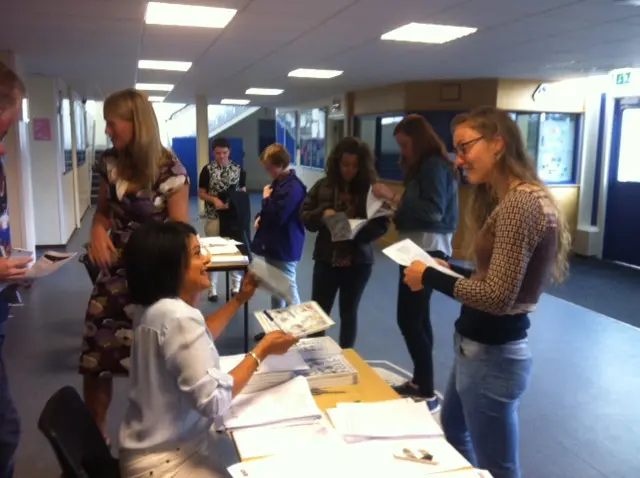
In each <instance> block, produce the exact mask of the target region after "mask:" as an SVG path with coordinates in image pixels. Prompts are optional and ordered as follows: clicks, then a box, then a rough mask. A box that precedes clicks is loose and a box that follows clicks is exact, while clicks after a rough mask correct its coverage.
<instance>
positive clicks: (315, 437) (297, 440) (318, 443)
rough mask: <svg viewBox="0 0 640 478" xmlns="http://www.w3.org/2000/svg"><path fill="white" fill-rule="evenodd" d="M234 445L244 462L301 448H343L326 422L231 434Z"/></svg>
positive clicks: (264, 428)
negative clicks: (329, 446) (332, 446)
mask: <svg viewBox="0 0 640 478" xmlns="http://www.w3.org/2000/svg"><path fill="white" fill-rule="evenodd" d="M233 441H234V442H235V444H236V447H237V448H238V452H239V453H240V456H241V457H242V459H243V460H246V459H248V458H258V457H265V456H270V455H276V454H280V453H287V452H288V451H289V450H295V449H300V448H303V449H305V448H306V449H316V448H319V447H323V446H325V445H326V444H328V443H329V442H331V441H333V442H334V443H335V444H336V445H339V444H344V441H343V440H342V438H341V437H340V435H339V434H338V433H337V432H336V431H335V430H334V428H333V427H332V426H331V424H330V423H329V422H328V421H327V420H326V419H325V420H319V421H317V422H314V423H308V424H304V425H292V426H267V427H257V428H245V429H243V430H237V431H235V432H233Z"/></svg>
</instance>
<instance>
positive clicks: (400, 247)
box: [382, 239, 462, 278]
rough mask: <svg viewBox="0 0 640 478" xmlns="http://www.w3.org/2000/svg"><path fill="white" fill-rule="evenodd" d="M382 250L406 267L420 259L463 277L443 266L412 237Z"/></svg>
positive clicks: (445, 272) (447, 272) (448, 273)
mask: <svg viewBox="0 0 640 478" xmlns="http://www.w3.org/2000/svg"><path fill="white" fill-rule="evenodd" d="M382 252H383V253H384V254H385V255H386V256H387V257H389V258H390V259H391V260H392V261H394V262H395V263H397V264H400V265H401V266H404V267H409V266H410V265H411V263H412V262H413V261H420V262H423V263H424V264H426V265H427V266H429V267H433V268H434V269H438V270H439V271H440V272H443V273H444V274H447V275H450V276H453V277H458V278H461V277H462V276H461V275H460V274H458V273H456V272H453V271H452V270H451V269H449V268H448V267H443V266H441V265H440V264H438V263H437V262H436V261H435V259H434V258H433V257H431V256H430V255H429V253H428V252H427V251H425V250H424V249H422V248H421V247H420V246H418V245H417V244H416V243H415V242H413V241H412V240H411V239H404V240H402V241H400V242H396V243H395V244H393V245H391V246H389V247H385V248H384V249H383V250H382Z"/></svg>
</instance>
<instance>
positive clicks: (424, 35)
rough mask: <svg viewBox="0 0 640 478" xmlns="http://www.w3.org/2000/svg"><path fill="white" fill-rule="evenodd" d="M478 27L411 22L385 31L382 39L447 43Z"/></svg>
mask: <svg viewBox="0 0 640 478" xmlns="http://www.w3.org/2000/svg"><path fill="white" fill-rule="evenodd" d="M477 31H478V29H477V28H470V27H454V26H449V25H434V24H431V23H409V24H408V25H405V26H403V27H400V28H396V29H395V30H391V31H390V32H388V33H385V34H384V35H382V36H381V37H380V38H381V39H382V40H394V41H408V42H417V43H435V44H442V43H447V42H450V41H453V40H457V39H458V38H462V37H464V36H467V35H471V34H472V33H475V32H477Z"/></svg>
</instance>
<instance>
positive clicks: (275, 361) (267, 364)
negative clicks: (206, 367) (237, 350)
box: [220, 350, 309, 393]
mask: <svg viewBox="0 0 640 478" xmlns="http://www.w3.org/2000/svg"><path fill="white" fill-rule="evenodd" d="M244 357H245V355H244V354H238V355H227V356H224V357H220V368H221V369H222V371H223V372H226V373H229V372H230V371H231V370H233V369H234V368H235V367H236V366H237V365H238V364H239V363H240V362H242V360H243V359H244ZM308 370H309V366H308V365H307V364H306V363H305V361H304V360H303V359H302V356H301V355H300V354H299V353H298V352H297V351H295V350H291V351H289V352H287V353H286V354H284V355H271V356H269V357H267V358H266V359H265V361H264V362H262V364H260V367H259V368H258V370H257V371H256V372H255V373H254V374H253V376H252V377H251V380H249V383H247V385H246V386H245V387H244V389H243V390H242V393H254V392H259V391H262V390H266V389H268V388H271V387H274V386H276V385H280V384H281V383H284V382H287V381H289V380H291V379H292V378H294V377H295V375H296V373H304V372H306V371H308Z"/></svg>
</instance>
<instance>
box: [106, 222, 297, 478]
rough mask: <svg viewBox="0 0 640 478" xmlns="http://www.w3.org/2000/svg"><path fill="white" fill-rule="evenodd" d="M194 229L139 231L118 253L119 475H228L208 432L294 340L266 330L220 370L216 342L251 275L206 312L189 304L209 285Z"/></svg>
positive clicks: (167, 226) (251, 285) (169, 225)
mask: <svg viewBox="0 0 640 478" xmlns="http://www.w3.org/2000/svg"><path fill="white" fill-rule="evenodd" d="M208 261H209V258H208V257H207V256H206V255H204V254H203V253H202V250H201V247H200V243H199V241H198V237H197V235H196V231H195V229H193V227H191V226H190V225H188V224H184V223H177V222H166V223H149V224H147V225H144V226H142V227H140V228H139V229H137V230H136V231H135V232H134V233H133V235H132V236H131V239H130V240H129V242H128V244H127V247H126V248H125V250H124V263H125V269H126V277H127V282H128V285H129V292H130V294H131V299H132V303H134V304H139V305H140V306H141V309H140V311H138V312H139V313H137V314H136V315H135V319H134V329H133V330H134V333H133V346H132V350H131V374H130V387H131V389H130V393H129V406H128V409H127V413H126V415H125V418H124V422H123V424H122V427H121V430H120V453H119V457H120V467H121V470H122V474H123V476H124V477H129V478H133V477H142V476H145V477H149V476H158V477H160V476H171V477H174V478H180V477H185V478H186V477H196V476H197V477H198V478H213V477H221V476H228V474H227V472H226V470H225V468H226V466H228V465H229V463H225V462H224V460H222V458H221V456H222V453H221V447H222V445H223V443H222V441H221V440H223V436H222V435H218V436H216V433H215V432H212V425H213V423H214V420H216V419H219V418H221V417H222V415H223V414H224V413H225V412H226V411H227V409H228V408H229V404H230V403H231V400H232V399H233V397H234V396H236V395H237V394H238V393H239V392H240V391H241V390H242V389H243V387H244V386H245V385H246V384H247V382H248V381H249V379H250V378H251V376H252V375H253V373H254V372H255V371H256V369H257V368H258V366H259V365H260V363H261V362H262V361H263V360H264V359H265V358H266V357H268V356H269V355H272V354H283V353H285V352H286V351H287V350H288V349H289V348H290V347H291V346H292V345H293V344H294V343H295V342H296V339H295V338H294V337H293V336H291V335H286V334H284V333H282V332H272V333H270V334H268V335H267V336H266V337H265V338H264V339H263V340H262V341H261V342H260V343H258V345H257V346H256V347H255V348H254V349H253V351H252V352H250V353H248V354H247V356H246V357H245V358H244V360H242V362H240V363H239V364H238V366H237V367H236V368H234V369H233V370H232V371H231V372H229V373H225V372H223V371H222V370H220V361H219V355H218V351H217V350H216V346H215V343H214V339H216V338H217V337H219V336H220V334H221V333H222V332H223V331H224V329H225V328H226V326H227V325H228V324H229V322H230V321H231V319H232V318H233V317H234V315H235V313H236V312H237V311H238V309H240V308H241V307H242V305H243V304H244V303H245V302H246V301H248V300H249V299H250V298H251V297H252V296H253V294H254V292H255V289H256V284H255V281H254V278H253V277H252V276H251V275H250V274H248V275H247V276H246V277H245V279H244V281H243V283H242V288H241V290H240V292H239V293H238V294H237V295H236V296H235V297H234V298H233V299H232V300H231V301H229V302H228V303H227V304H225V305H223V306H222V307H221V308H219V309H218V310H217V311H216V312H214V313H213V314H211V315H209V316H208V317H207V318H206V319H205V317H204V316H203V315H202V313H201V312H200V311H199V310H198V309H197V308H195V305H196V303H197V301H198V297H199V296H200V293H201V292H202V291H204V290H207V288H208V287H209V275H208V273H207V268H206V266H207V263H208Z"/></svg>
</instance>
